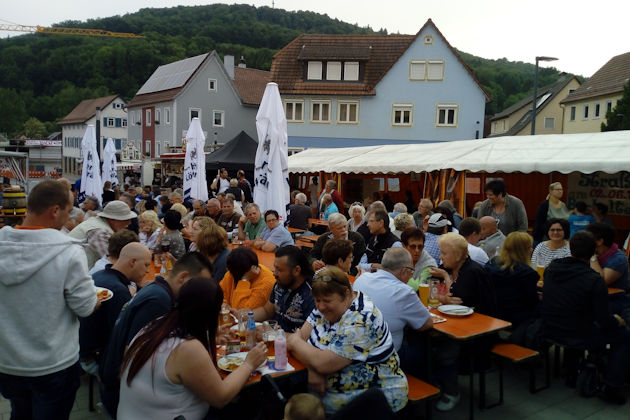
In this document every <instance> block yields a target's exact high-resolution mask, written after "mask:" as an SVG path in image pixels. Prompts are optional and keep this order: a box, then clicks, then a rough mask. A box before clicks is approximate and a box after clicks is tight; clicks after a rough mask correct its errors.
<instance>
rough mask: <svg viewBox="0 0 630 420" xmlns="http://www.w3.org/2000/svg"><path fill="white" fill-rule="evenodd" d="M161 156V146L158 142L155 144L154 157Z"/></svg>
mask: <svg viewBox="0 0 630 420" xmlns="http://www.w3.org/2000/svg"><path fill="white" fill-rule="evenodd" d="M160 155H162V145H161V144H160V142H159V141H156V142H155V156H160Z"/></svg>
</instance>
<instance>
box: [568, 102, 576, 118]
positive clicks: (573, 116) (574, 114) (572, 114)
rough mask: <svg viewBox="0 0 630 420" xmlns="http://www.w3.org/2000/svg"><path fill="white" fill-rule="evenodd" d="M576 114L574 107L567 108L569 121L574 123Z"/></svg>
mask: <svg viewBox="0 0 630 420" xmlns="http://www.w3.org/2000/svg"><path fill="white" fill-rule="evenodd" d="M576 114H577V107H576V106H575V105H574V106H572V107H571V108H569V121H575V116H576Z"/></svg>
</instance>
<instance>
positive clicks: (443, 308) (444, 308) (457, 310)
mask: <svg viewBox="0 0 630 420" xmlns="http://www.w3.org/2000/svg"><path fill="white" fill-rule="evenodd" d="M437 310H438V311H440V313H443V314H444V315H447V316H452V317H462V316H468V315H471V314H472V313H473V312H475V311H473V310H472V308H469V307H468V306H463V305H440V306H438V308H437Z"/></svg>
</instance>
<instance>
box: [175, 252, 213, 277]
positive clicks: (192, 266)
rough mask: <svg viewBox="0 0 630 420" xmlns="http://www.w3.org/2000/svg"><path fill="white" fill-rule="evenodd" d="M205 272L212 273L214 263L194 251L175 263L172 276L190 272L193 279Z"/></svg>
mask: <svg viewBox="0 0 630 420" xmlns="http://www.w3.org/2000/svg"><path fill="white" fill-rule="evenodd" d="M203 270H208V272H210V273H212V263H211V262H210V260H209V259H208V257H206V256H205V255H203V254H202V253H201V252H197V251H193V252H187V253H186V254H184V255H182V257H181V258H180V259H179V260H177V262H175V264H174V265H173V270H171V274H173V275H176V274H179V273H181V272H182V271H188V273H190V277H191V278H192V277H199V276H201V272H202V271H203Z"/></svg>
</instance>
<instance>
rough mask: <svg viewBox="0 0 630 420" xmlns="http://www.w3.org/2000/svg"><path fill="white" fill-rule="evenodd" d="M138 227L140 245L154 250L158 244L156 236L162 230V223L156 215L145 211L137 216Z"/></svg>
mask: <svg viewBox="0 0 630 420" xmlns="http://www.w3.org/2000/svg"><path fill="white" fill-rule="evenodd" d="M138 225H139V227H140V233H139V235H138V236H139V237H140V243H141V244H142V245H144V246H146V247H147V248H149V249H155V247H156V246H157V243H158V236H159V235H160V230H162V223H160V219H158V216H157V213H156V212H154V211H153V210H147V211H144V212H142V213H140V214H139V215H138Z"/></svg>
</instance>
